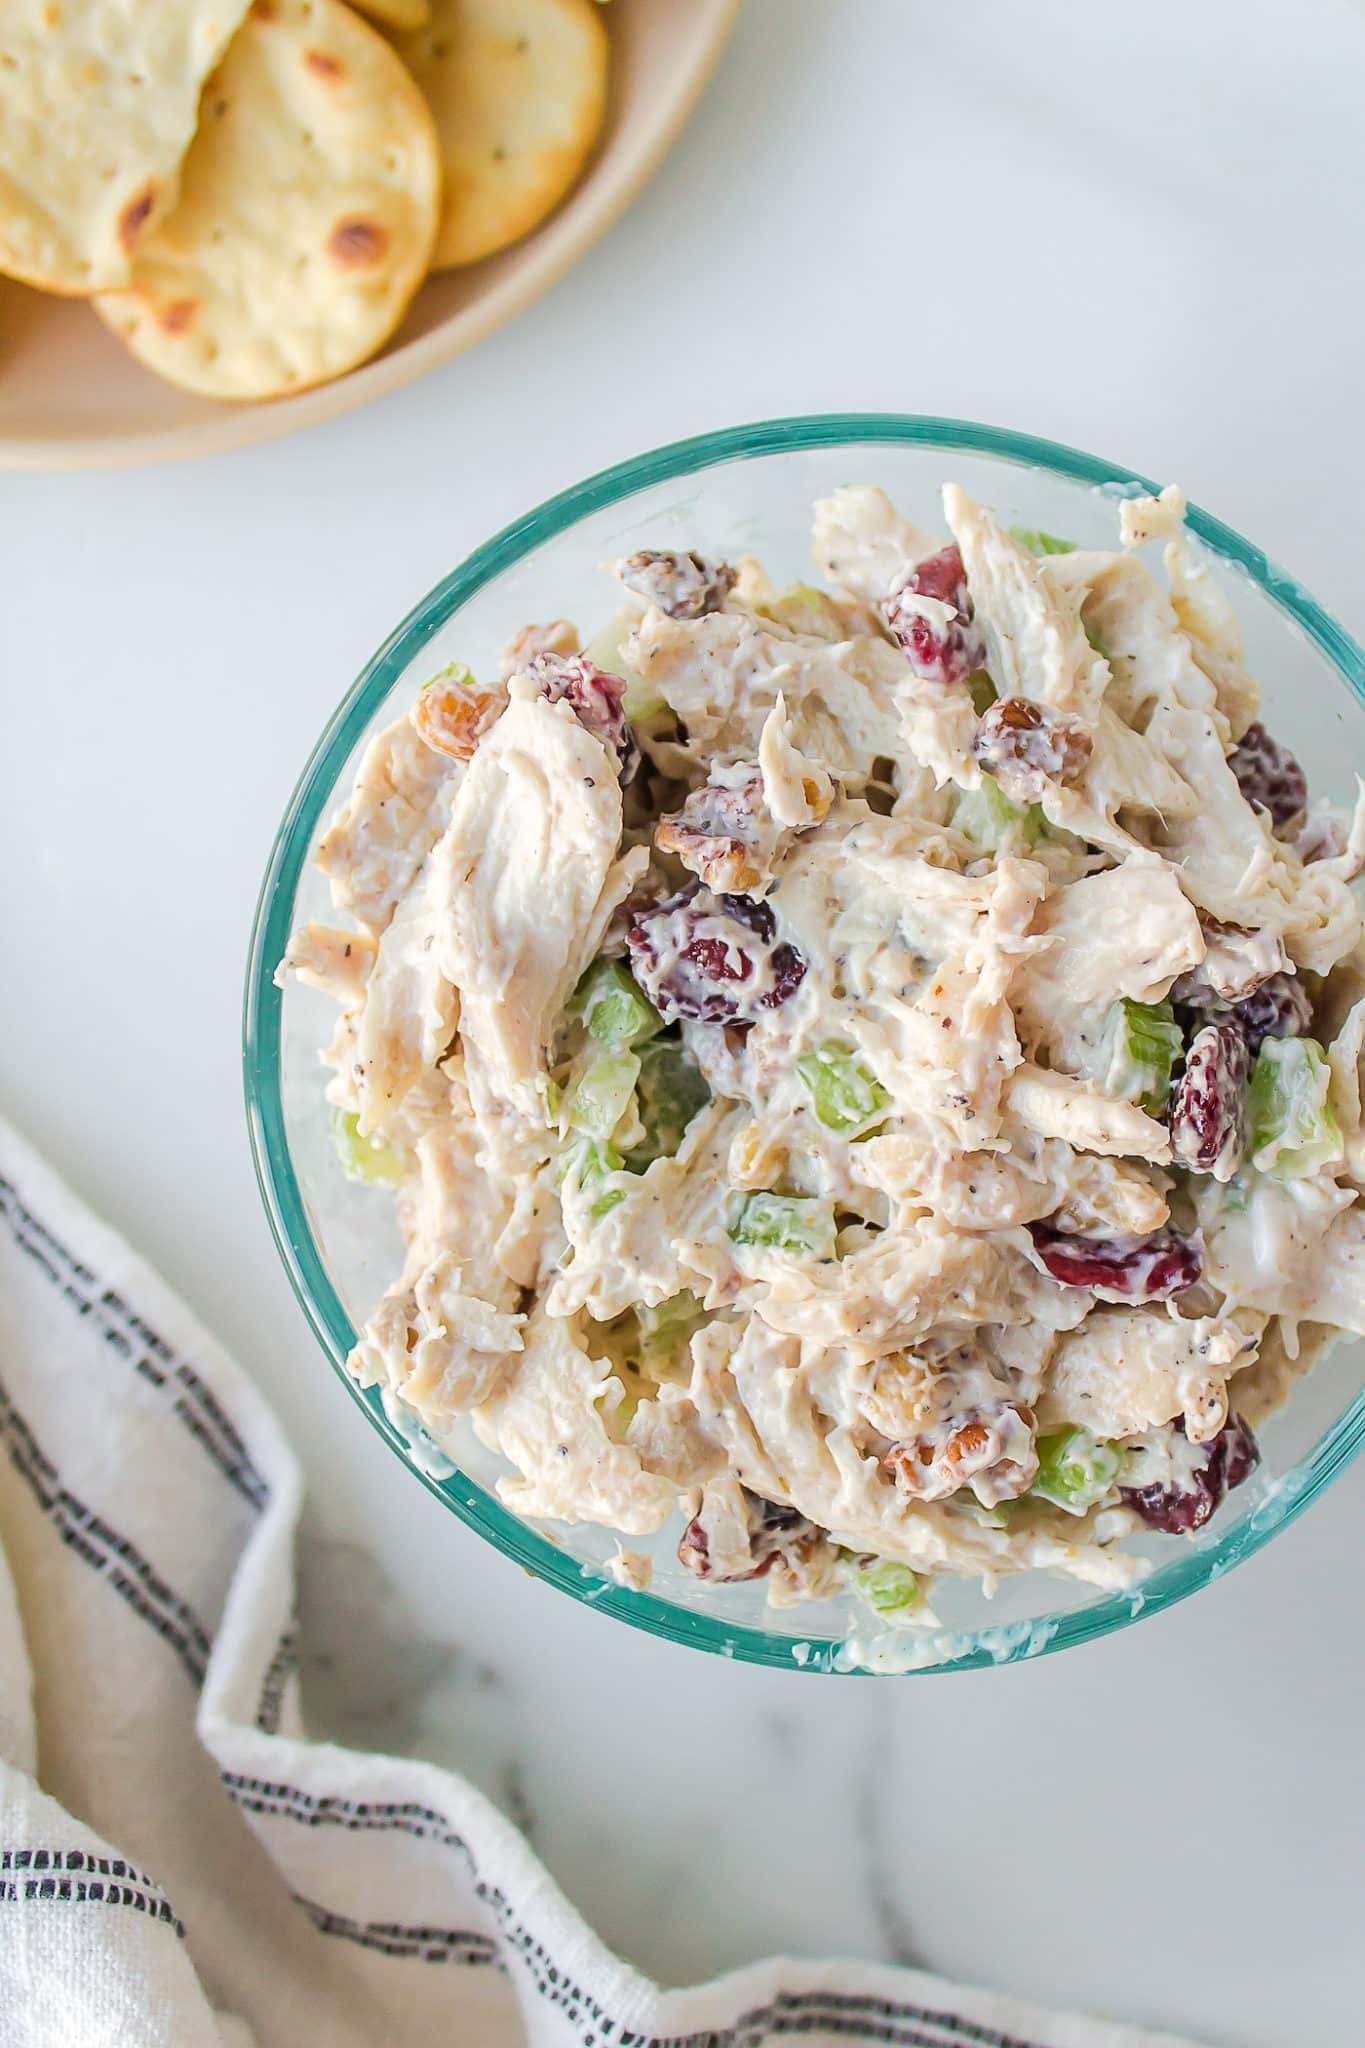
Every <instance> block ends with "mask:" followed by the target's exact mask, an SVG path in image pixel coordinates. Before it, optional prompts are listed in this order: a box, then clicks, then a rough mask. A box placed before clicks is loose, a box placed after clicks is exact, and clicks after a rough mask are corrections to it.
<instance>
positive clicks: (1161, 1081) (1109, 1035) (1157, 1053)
mask: <svg viewBox="0 0 1365 2048" xmlns="http://www.w3.org/2000/svg"><path fill="white" fill-rule="evenodd" d="M1181 1044H1182V1040H1181V1036H1180V1026H1179V1025H1178V1024H1177V1023H1176V1021H1175V1017H1174V1015H1173V1013H1172V1010H1171V1006H1170V1004H1169V1003H1135V1002H1133V1001H1132V999H1131V998H1130V997H1128V996H1121V997H1120V998H1119V1000H1118V1002H1116V1003H1114V1004H1113V1005H1112V1006H1111V1008H1110V1010H1109V1013H1108V1015H1107V1017H1106V1018H1105V1023H1104V1031H1103V1034H1102V1036H1101V1038H1100V1048H1099V1061H1100V1071H1099V1074H1098V1076H1097V1079H1098V1081H1099V1085H1100V1087H1101V1088H1102V1089H1103V1091H1104V1093H1105V1094H1106V1095H1113V1096H1117V1097H1120V1098H1122V1099H1123V1100H1125V1101H1128V1102H1136V1103H1139V1104H1140V1105H1141V1106H1142V1108H1143V1109H1145V1110H1146V1111H1147V1112H1148V1114H1149V1115H1150V1116H1159V1115H1160V1113H1161V1111H1162V1110H1163V1109H1164V1108H1165V1106H1166V1097H1167V1096H1168V1095H1169V1094H1170V1092H1171V1069H1172V1068H1173V1067H1174V1065H1175V1063H1176V1060H1177V1059H1178V1058H1179V1056H1180V1048H1181Z"/></svg>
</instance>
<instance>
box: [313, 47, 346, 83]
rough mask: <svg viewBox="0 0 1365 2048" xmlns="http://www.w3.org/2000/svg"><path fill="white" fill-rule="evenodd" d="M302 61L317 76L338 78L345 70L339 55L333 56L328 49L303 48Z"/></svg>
mask: <svg viewBox="0 0 1365 2048" xmlns="http://www.w3.org/2000/svg"><path fill="white" fill-rule="evenodd" d="M303 61H304V63H305V64H306V65H307V66H308V69H309V70H310V71H316V73H317V75H318V77H319V78H340V77H342V76H343V74H344V73H345V70H346V66H345V65H344V64H343V63H342V61H341V59H340V57H334V56H333V55H332V53H331V51H330V50H305V51H304V53H303Z"/></svg>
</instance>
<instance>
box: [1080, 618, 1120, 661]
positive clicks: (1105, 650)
mask: <svg viewBox="0 0 1365 2048" xmlns="http://www.w3.org/2000/svg"><path fill="white" fill-rule="evenodd" d="M1085 637H1086V639H1087V640H1088V641H1089V642H1090V645H1091V647H1092V648H1093V649H1094V651H1095V653H1096V654H1098V655H1101V656H1102V657H1103V658H1104V660H1105V661H1112V660H1113V659H1114V657H1113V654H1112V653H1111V652H1110V650H1109V647H1108V646H1107V645H1106V643H1105V642H1104V641H1103V640H1101V638H1100V636H1099V634H1098V633H1096V632H1093V631H1092V630H1091V628H1090V627H1089V626H1087V627H1086V629H1085Z"/></svg>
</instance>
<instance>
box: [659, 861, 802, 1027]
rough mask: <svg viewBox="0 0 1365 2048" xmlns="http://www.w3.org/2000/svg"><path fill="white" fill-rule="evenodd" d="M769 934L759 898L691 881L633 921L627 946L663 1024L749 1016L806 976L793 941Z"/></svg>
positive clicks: (773, 930) (771, 922) (771, 923)
mask: <svg viewBox="0 0 1365 2048" xmlns="http://www.w3.org/2000/svg"><path fill="white" fill-rule="evenodd" d="M776 938H777V920H776V918H775V917H774V916H773V913H772V911H771V909H770V908H769V906H768V905H767V904H766V903H760V902H756V901H755V900H754V899H753V898H752V897H748V896H713V895H712V893H711V891H710V890H709V889H703V888H701V887H699V886H698V885H697V884H695V883H694V884H692V885H691V886H690V887H688V888H686V889H683V890H682V891H680V893H679V894H678V895H676V896H672V897H670V898H669V899H668V901H667V902H666V903H661V904H660V905H659V907H658V909H657V910H653V911H649V912H647V913H646V914H645V915H644V916H643V917H641V918H640V919H639V920H638V921H637V922H636V923H635V924H633V925H632V926H631V928H630V931H629V932H628V933H627V935H626V949H627V951H628V952H629V954H630V964H631V969H632V972H633V973H634V975H635V979H636V980H637V981H638V982H639V984H640V986H641V987H642V988H643V989H644V990H645V992H646V994H647V995H648V996H649V997H650V998H651V1000H652V1001H653V1003H654V1004H655V1006H656V1007H657V1008H658V1010H659V1011H660V1013H661V1014H662V1015H663V1016H664V1017H665V1018H666V1019H667V1020H668V1021H669V1022H670V1023H671V1022H672V1021H673V1019H675V1018H680V1017H685V1018H690V1019H696V1020H700V1021H701V1022H703V1023H710V1024H736V1023H752V1022H753V1020H754V1018H755V1017H756V1016H757V1014H758V1012H759V1010H761V1009H766V1010H770V1009H774V1008H776V1006H777V1005H778V1004H779V1003H783V1002H785V1001H786V999H787V997H788V996H789V995H791V994H792V992H793V990H795V989H796V988H798V987H799V986H800V984H801V982H802V980H803V979H804V977H805V972H806V963H805V961H804V960H803V959H802V957H801V955H800V954H799V953H798V952H797V950H796V948H795V947H794V946H792V945H789V944H788V943H787V942H786V941H783V942H782V943H780V944H779V943H776Z"/></svg>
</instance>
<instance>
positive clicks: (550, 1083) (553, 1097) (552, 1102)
mask: <svg viewBox="0 0 1365 2048" xmlns="http://www.w3.org/2000/svg"><path fill="white" fill-rule="evenodd" d="M536 1093H537V1094H538V1095H539V1097H540V1106H541V1111H542V1113H543V1115H544V1118H545V1123H546V1126H547V1128H549V1129H551V1130H556V1129H558V1127H559V1112H560V1110H561V1109H562V1108H563V1106H564V1090H563V1089H562V1088H561V1087H560V1085H559V1083H558V1081H556V1080H555V1079H554V1077H553V1075H551V1074H542V1075H541V1077H540V1079H539V1080H538V1081H537V1082H536Z"/></svg>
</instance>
